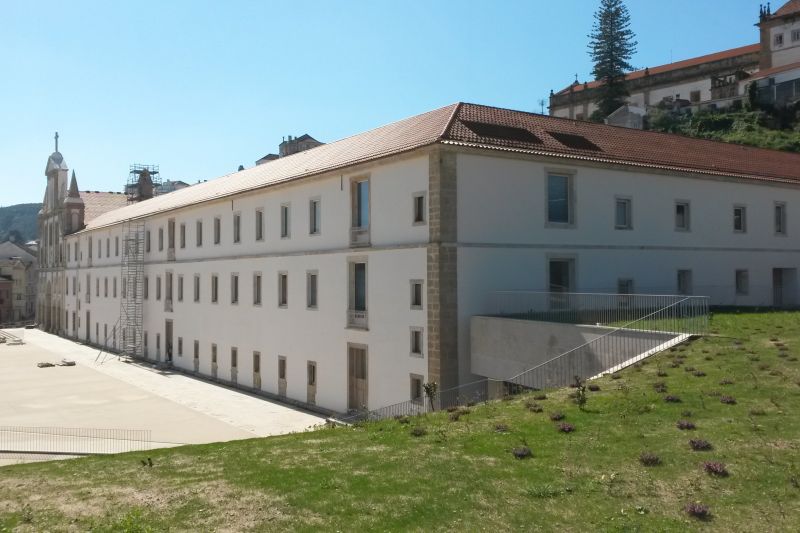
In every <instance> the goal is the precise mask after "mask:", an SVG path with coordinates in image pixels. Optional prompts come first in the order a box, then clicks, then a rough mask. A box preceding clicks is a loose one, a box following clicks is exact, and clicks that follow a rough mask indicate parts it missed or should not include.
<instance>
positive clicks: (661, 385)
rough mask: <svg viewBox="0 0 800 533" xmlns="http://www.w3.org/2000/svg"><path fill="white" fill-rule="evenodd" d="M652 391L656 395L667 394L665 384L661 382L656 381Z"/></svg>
mask: <svg viewBox="0 0 800 533" xmlns="http://www.w3.org/2000/svg"><path fill="white" fill-rule="evenodd" d="M653 389H654V390H655V391H656V392H657V393H659V394H663V393H665V392H667V384H666V383H664V382H663V381H658V382H656V383H653Z"/></svg>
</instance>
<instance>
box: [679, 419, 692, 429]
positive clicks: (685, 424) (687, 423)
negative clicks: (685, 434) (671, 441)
mask: <svg viewBox="0 0 800 533" xmlns="http://www.w3.org/2000/svg"><path fill="white" fill-rule="evenodd" d="M675 426H676V427H677V428H678V429H683V430H688V429H695V425H694V422H692V421H691V420H678V422H677V423H676V424H675Z"/></svg>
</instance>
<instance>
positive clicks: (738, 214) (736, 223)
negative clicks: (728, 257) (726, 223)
mask: <svg viewBox="0 0 800 533" xmlns="http://www.w3.org/2000/svg"><path fill="white" fill-rule="evenodd" d="M733 231H735V232H737V233H744V232H746V231H747V208H746V207H745V206H743V205H735V206H733Z"/></svg>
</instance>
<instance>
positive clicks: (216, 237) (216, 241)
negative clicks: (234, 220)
mask: <svg viewBox="0 0 800 533" xmlns="http://www.w3.org/2000/svg"><path fill="white" fill-rule="evenodd" d="M221 231H222V220H221V219H220V218H219V217H214V244H219V243H220V235H221Z"/></svg>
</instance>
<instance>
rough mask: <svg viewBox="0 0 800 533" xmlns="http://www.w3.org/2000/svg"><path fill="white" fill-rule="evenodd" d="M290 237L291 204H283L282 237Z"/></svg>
mask: <svg viewBox="0 0 800 533" xmlns="http://www.w3.org/2000/svg"><path fill="white" fill-rule="evenodd" d="M288 238H289V204H281V239H288Z"/></svg>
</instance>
